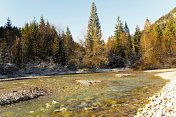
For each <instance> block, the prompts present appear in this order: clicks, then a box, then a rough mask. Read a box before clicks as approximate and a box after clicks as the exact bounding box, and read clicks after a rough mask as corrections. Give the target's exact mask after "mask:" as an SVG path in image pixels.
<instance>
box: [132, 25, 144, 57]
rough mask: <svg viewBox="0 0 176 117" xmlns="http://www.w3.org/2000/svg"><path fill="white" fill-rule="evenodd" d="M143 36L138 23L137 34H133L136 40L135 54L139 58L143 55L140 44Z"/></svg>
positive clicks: (134, 42) (134, 43) (134, 44)
mask: <svg viewBox="0 0 176 117" xmlns="http://www.w3.org/2000/svg"><path fill="white" fill-rule="evenodd" d="M141 36H142V35H141V31H140V29H139V27H138V25H137V26H136V31H135V34H134V36H133V38H134V41H133V46H134V52H135V56H136V57H137V59H139V57H140V56H141V46H140V41H141Z"/></svg>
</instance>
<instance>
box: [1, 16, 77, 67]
mask: <svg viewBox="0 0 176 117" xmlns="http://www.w3.org/2000/svg"><path fill="white" fill-rule="evenodd" d="M79 49H81V46H80V45H79V44H78V43H76V42H74V41H73V38H72V35H71V32H70V29H69V28H68V27H67V29H66V32H64V31H62V32H59V33H58V32H57V31H56V29H55V27H54V26H52V25H50V23H49V22H48V21H47V22H45V20H44V18H43V16H42V17H41V19H40V23H37V22H36V21H35V19H34V20H33V21H32V22H31V23H30V24H28V23H26V24H25V26H24V27H23V28H17V27H14V26H12V24H11V21H10V19H8V20H7V23H6V25H5V26H2V27H1V28H0V62H1V63H11V64H15V65H17V66H18V67H19V68H22V67H25V66H24V65H25V64H27V63H29V62H31V61H36V60H40V61H50V60H51V59H52V60H53V61H54V62H55V63H58V64H61V65H62V66H66V65H67V66H68V67H75V65H74V66H73V65H70V64H71V63H72V64H76V62H77V61H76V60H75V59H74V58H75V57H76V50H79ZM73 59H74V60H73ZM73 61H74V62H73ZM75 61H76V62H75ZM72 69H73V68H72Z"/></svg>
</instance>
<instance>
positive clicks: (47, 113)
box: [0, 70, 167, 117]
mask: <svg viewBox="0 0 176 117" xmlns="http://www.w3.org/2000/svg"><path fill="white" fill-rule="evenodd" d="M117 74H131V75H128V76H124V77H118V76H119V75H117ZM154 75H155V73H146V72H143V71H133V70H128V71H122V72H115V71H111V72H105V73H92V74H74V75H60V76H50V77H39V78H37V79H23V80H16V81H5V82H0V94H3V93H10V92H13V91H18V90H24V89H26V90H28V89H30V88H34V87H39V88H42V89H44V90H47V92H48V93H47V95H45V96H42V97H39V98H37V99H32V100H29V101H24V102H20V103H16V104H12V105H6V106H0V116H1V117H7V116H8V117H24V116H25V117H34V116H35V117H37V116H38V117H51V116H52V117H60V116H63V117H65V116H66V117H67V116H79V117H80V116H83V117H84V116H109V117H112V116H114V117H116V116H117V117H118V116H134V115H135V114H136V112H137V110H138V108H141V107H143V106H144V105H145V104H146V103H147V102H148V100H147V99H148V97H151V96H152V95H153V94H154V93H156V92H159V91H160V89H161V88H162V87H163V86H164V85H165V84H166V82H167V81H166V80H164V79H161V78H159V77H157V76H154ZM121 76H123V75H121ZM77 80H87V81H95V82H97V83H95V84H92V85H85V84H81V83H80V82H77ZM100 81H101V82H100Z"/></svg>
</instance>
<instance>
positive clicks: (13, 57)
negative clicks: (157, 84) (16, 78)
mask: <svg viewBox="0 0 176 117" xmlns="http://www.w3.org/2000/svg"><path fill="white" fill-rule="evenodd" d="M167 16H168V17H169V15H167ZM168 17H167V18H164V19H168ZM160 20H161V21H163V18H162V19H160ZM161 21H159V22H156V23H154V24H151V22H150V21H149V20H148V19H146V21H145V26H144V30H140V29H139V27H138V26H136V29H135V33H134V35H130V30H129V27H128V25H127V22H125V23H122V21H121V19H120V17H118V18H117V23H116V25H115V30H114V35H112V36H110V37H109V38H108V40H107V42H106V43H105V42H104V40H103V39H102V30H101V25H100V22H99V17H98V13H97V8H96V5H95V3H94V2H93V3H92V6H91V11H90V17H89V21H88V27H87V34H86V37H85V42H84V44H80V43H77V42H75V41H74V40H73V37H72V34H71V31H70V28H69V27H67V28H66V30H65V31H64V30H63V31H61V32H57V31H56V28H55V27H54V26H52V25H50V23H49V22H48V21H45V19H44V18H43V16H41V18H40V21H39V22H37V21H36V20H35V18H34V20H33V21H32V22H31V23H26V24H25V25H24V27H22V28H17V27H15V26H13V25H12V22H11V21H10V19H9V18H8V19H7V22H6V24H5V25H4V26H1V27H0V63H11V64H15V65H16V66H18V67H19V68H25V64H28V63H29V62H31V61H48V62H49V61H51V60H52V61H54V62H55V63H56V64H59V65H62V66H64V67H67V68H69V69H71V70H76V69H79V68H88V69H93V70H95V69H98V68H116V67H126V66H128V67H134V68H137V69H154V68H163V67H175V66H176V20H175V18H173V17H171V18H170V19H168V20H167V21H165V22H164V24H162V22H161Z"/></svg>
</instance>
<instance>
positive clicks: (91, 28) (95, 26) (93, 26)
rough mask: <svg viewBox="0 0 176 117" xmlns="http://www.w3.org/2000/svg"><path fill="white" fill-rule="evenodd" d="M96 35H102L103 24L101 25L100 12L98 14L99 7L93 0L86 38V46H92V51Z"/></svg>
mask: <svg viewBox="0 0 176 117" xmlns="http://www.w3.org/2000/svg"><path fill="white" fill-rule="evenodd" d="M95 30H96V31H95ZM95 33H96V34H95ZM94 35H97V37H99V36H101V26H100V23H99V18H98V14H97V8H96V5H95V3H94V2H93V3H92V6H91V12H90V18H89V23H88V30H87V38H86V47H87V48H90V50H91V51H92V49H93V43H94V39H93V36H94Z"/></svg>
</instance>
